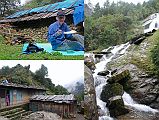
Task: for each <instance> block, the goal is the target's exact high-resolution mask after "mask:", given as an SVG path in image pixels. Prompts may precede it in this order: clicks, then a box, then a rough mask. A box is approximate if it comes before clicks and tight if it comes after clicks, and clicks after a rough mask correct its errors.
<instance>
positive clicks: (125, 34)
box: [85, 0, 159, 51]
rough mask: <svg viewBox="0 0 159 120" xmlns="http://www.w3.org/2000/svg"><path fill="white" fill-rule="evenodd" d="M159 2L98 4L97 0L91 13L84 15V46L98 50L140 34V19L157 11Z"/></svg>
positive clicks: (141, 20) (91, 49)
mask: <svg viewBox="0 0 159 120" xmlns="http://www.w3.org/2000/svg"><path fill="white" fill-rule="evenodd" d="M158 8H159V1H158V0H149V1H148V2H143V4H140V3H138V4H133V3H128V2H123V1H120V2H117V3H114V2H112V3H111V2H110V1H109V0H107V1H106V2H105V3H104V6H103V7H101V6H100V5H99V3H97V4H96V5H95V7H94V9H93V15H91V16H86V17H85V49H86V51H94V50H97V51H100V50H102V49H105V48H108V47H109V46H113V45H118V44H122V43H126V42H128V41H129V40H130V39H131V38H133V37H134V36H136V35H138V34H141V33H143V27H142V22H143V20H144V19H145V18H146V17H148V16H149V15H151V14H152V13H155V12H158Z"/></svg>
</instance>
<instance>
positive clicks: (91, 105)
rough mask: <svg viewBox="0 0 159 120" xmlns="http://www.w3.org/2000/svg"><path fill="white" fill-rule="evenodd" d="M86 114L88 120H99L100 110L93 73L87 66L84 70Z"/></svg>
mask: <svg viewBox="0 0 159 120" xmlns="http://www.w3.org/2000/svg"><path fill="white" fill-rule="evenodd" d="M84 76H85V78H84V83H85V89H84V93H85V96H84V100H85V101H84V102H85V103H84V114H85V119H86V120H98V109H97V102H96V93H95V87H94V79H93V75H92V71H91V70H90V69H89V68H88V67H87V66H85V70H84Z"/></svg>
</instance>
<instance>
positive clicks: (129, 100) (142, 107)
mask: <svg viewBox="0 0 159 120" xmlns="http://www.w3.org/2000/svg"><path fill="white" fill-rule="evenodd" d="M122 98H123V100H124V104H125V105H127V106H131V107H133V108H135V109H137V110H139V111H144V112H152V113H156V112H159V111H158V110H156V109H152V108H151V107H149V106H146V105H142V104H137V102H135V101H134V100H133V99H132V98H131V96H130V95H129V94H128V93H126V92H124V94H123V96H122Z"/></svg>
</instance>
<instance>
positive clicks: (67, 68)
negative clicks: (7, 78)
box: [0, 60, 84, 86]
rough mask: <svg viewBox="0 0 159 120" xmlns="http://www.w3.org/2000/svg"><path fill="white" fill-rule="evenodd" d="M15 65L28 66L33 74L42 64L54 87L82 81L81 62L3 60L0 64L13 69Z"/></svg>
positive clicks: (82, 66) (82, 70) (0, 66)
mask: <svg viewBox="0 0 159 120" xmlns="http://www.w3.org/2000/svg"><path fill="white" fill-rule="evenodd" d="M17 64H21V65H23V66H27V65H30V70H31V71H33V72H35V71H36V70H38V69H39V68H40V67H41V64H44V65H45V66H46V67H47V68H48V75H49V76H48V77H49V78H51V79H52V82H53V83H54V84H56V85H58V84H59V85H63V86H65V85H67V84H70V83H74V82H76V81H79V80H82V81H83V79H84V63H83V60H47V61H44V60H38V61H37V60H36V61H35V60H4V61H1V62H0V68H2V67H3V66H9V67H13V66H15V65H17Z"/></svg>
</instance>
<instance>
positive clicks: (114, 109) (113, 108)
mask: <svg viewBox="0 0 159 120" xmlns="http://www.w3.org/2000/svg"><path fill="white" fill-rule="evenodd" d="M107 106H108V108H109V112H110V116H111V117H117V116H120V115H124V114H127V113H128V112H129V110H128V109H126V108H125V106H124V101H123V99H122V97H116V98H113V99H111V100H109V102H108V105H107Z"/></svg>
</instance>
